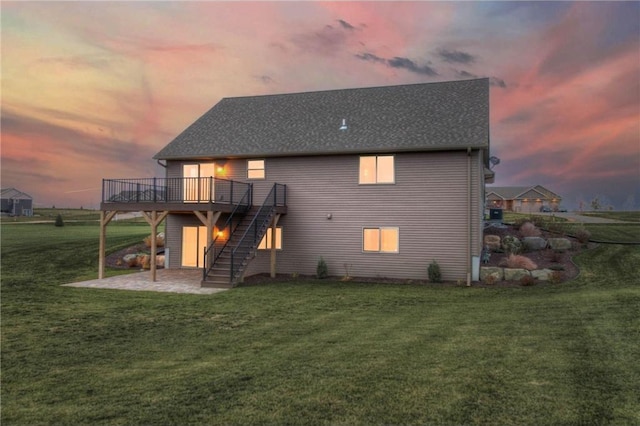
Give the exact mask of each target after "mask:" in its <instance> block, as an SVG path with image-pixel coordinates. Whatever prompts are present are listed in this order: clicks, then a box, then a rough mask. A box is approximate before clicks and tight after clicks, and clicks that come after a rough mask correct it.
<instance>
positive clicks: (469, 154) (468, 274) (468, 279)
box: [467, 147, 472, 287]
mask: <svg viewBox="0 0 640 426" xmlns="http://www.w3.org/2000/svg"><path fill="white" fill-rule="evenodd" d="M471 208H472V203H471V147H467V287H471V218H472V213H471Z"/></svg>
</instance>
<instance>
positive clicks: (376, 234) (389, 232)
mask: <svg viewBox="0 0 640 426" xmlns="http://www.w3.org/2000/svg"><path fill="white" fill-rule="evenodd" d="M399 234H400V229H399V228H363V229H362V251H364V252H377V253H399V251H400V249H399V246H400V238H399Z"/></svg>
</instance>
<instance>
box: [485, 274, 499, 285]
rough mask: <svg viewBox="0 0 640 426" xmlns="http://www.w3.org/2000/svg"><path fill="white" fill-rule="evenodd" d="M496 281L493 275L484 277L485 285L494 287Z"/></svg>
mask: <svg viewBox="0 0 640 426" xmlns="http://www.w3.org/2000/svg"><path fill="white" fill-rule="evenodd" d="M496 281H498V279H497V278H496V276H495V275H493V274H489V275H487V276H486V277H484V283H485V284H487V285H494V284H495V283H496Z"/></svg>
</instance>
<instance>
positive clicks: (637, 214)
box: [580, 211, 640, 222]
mask: <svg viewBox="0 0 640 426" xmlns="http://www.w3.org/2000/svg"><path fill="white" fill-rule="evenodd" d="M580 214H581V215H583V216H591V217H603V218H606V219H614V220H620V221H623V222H640V211H624V212H617V211H603V212H584V213H580Z"/></svg>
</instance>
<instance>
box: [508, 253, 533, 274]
mask: <svg viewBox="0 0 640 426" xmlns="http://www.w3.org/2000/svg"><path fill="white" fill-rule="evenodd" d="M507 267H509V268H519V269H526V270H528V271H532V270H534V269H537V268H538V265H536V264H535V262H534V261H533V260H531V259H529V258H528V257H526V256H518V255H515V254H510V255H509V257H508V258H507Z"/></svg>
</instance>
